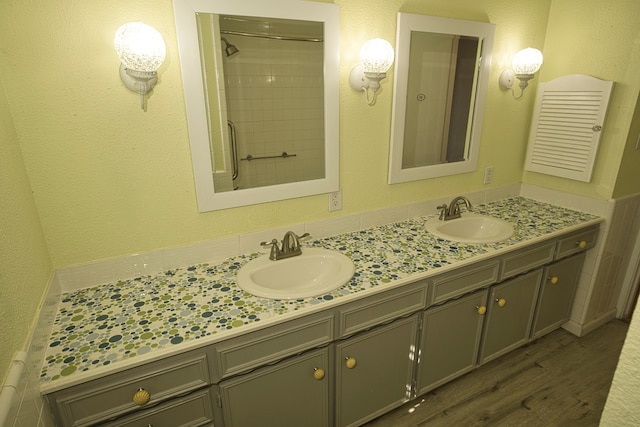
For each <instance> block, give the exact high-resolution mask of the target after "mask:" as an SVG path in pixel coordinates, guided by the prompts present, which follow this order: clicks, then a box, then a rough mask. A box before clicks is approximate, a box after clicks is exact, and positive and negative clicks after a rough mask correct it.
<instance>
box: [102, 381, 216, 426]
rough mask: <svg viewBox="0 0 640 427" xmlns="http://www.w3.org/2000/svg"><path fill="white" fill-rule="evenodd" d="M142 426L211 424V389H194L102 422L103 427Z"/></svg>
mask: <svg viewBox="0 0 640 427" xmlns="http://www.w3.org/2000/svg"><path fill="white" fill-rule="evenodd" d="M142 426H153V427H176V426H193V427H195V426H213V396H212V395H211V391H210V390H209V388H207V389H205V390H201V391H196V392H194V393H192V394H190V395H188V396H185V397H181V398H178V399H174V400H172V401H171V402H167V403H165V404H162V405H159V406H157V407H155V408H153V409H149V410H146V411H143V412H140V413H136V414H134V415H129V416H126V417H124V418H122V419H119V420H116V421H113V422H111V423H107V424H103V427H142Z"/></svg>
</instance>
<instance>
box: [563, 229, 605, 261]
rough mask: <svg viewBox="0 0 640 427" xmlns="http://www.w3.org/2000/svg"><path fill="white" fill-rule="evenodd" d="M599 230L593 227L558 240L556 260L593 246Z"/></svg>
mask: <svg viewBox="0 0 640 427" xmlns="http://www.w3.org/2000/svg"><path fill="white" fill-rule="evenodd" d="M599 229H600V227H599V226H595V227H591V228H588V229H586V230H582V231H578V232H576V233H572V234H570V235H568V236H566V237H563V238H561V239H559V240H558V251H557V253H556V259H560V258H564V257H567V256H569V255H573V254H576V253H578V252H582V251H584V250H587V249H589V248H592V247H593V246H595V244H596V240H597V238H598V231H599Z"/></svg>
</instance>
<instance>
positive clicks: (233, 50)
mask: <svg viewBox="0 0 640 427" xmlns="http://www.w3.org/2000/svg"><path fill="white" fill-rule="evenodd" d="M222 41H223V42H224V46H225V47H224V53H225V55H227V58H230V57H232V56H233V55H237V54H238V53H240V49H238V48H237V47H236V45H234V44H231V43H229V40H227V39H225V38H224V37H222Z"/></svg>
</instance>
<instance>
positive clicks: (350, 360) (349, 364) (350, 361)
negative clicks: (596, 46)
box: [344, 356, 358, 369]
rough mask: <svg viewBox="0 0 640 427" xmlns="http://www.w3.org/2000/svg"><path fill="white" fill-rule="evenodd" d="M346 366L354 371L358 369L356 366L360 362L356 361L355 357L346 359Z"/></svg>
mask: <svg viewBox="0 0 640 427" xmlns="http://www.w3.org/2000/svg"><path fill="white" fill-rule="evenodd" d="M344 364H345V366H346V367H347V368H349V369H353V368H355V367H356V365H357V364H358V361H357V360H356V358H355V357H349V356H347V357H345V358H344Z"/></svg>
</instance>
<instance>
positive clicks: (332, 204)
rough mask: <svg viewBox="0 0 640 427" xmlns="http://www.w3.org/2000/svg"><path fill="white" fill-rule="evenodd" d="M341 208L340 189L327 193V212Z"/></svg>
mask: <svg viewBox="0 0 640 427" xmlns="http://www.w3.org/2000/svg"><path fill="white" fill-rule="evenodd" d="M340 209H342V190H338V191H334V192H333V193H329V212H331V211H339V210H340Z"/></svg>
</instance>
